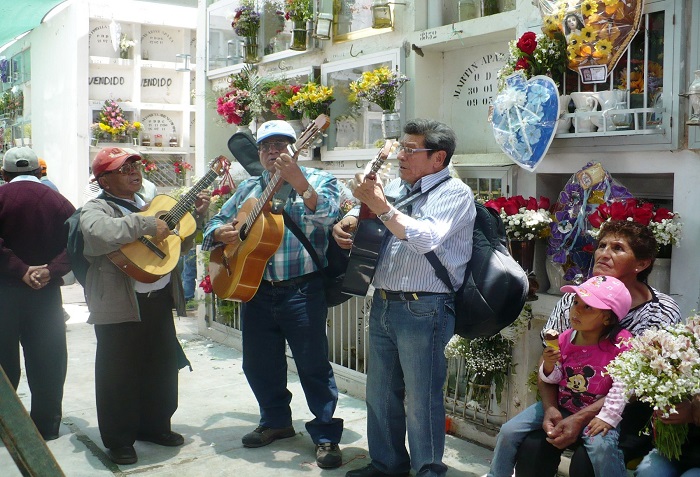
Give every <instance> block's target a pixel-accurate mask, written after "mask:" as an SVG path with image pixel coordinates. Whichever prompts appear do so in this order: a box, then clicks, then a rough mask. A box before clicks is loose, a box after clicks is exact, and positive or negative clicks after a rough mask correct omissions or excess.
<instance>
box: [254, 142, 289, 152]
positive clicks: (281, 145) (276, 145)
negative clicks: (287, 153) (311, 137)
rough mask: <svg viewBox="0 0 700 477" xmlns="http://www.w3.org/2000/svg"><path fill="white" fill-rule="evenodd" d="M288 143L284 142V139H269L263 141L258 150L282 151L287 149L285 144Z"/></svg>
mask: <svg viewBox="0 0 700 477" xmlns="http://www.w3.org/2000/svg"><path fill="white" fill-rule="evenodd" d="M289 144H290V143H288V142H285V141H270V142H263V143H261V144H260V148H259V149H260V150H261V151H262V152H268V151H270V150H271V149H274V150H275V151H283V150H286V149H287V146H288V145H289Z"/></svg>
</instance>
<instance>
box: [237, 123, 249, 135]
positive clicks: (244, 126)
mask: <svg viewBox="0 0 700 477" xmlns="http://www.w3.org/2000/svg"><path fill="white" fill-rule="evenodd" d="M236 132H242V133H246V132H247V133H250V134H253V131H251V130H250V124H239V125H237V126H236Z"/></svg>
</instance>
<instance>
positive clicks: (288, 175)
mask: <svg viewBox="0 0 700 477" xmlns="http://www.w3.org/2000/svg"><path fill="white" fill-rule="evenodd" d="M275 169H277V170H278V171H279V172H280V177H282V179H284V181H285V182H287V183H289V184H290V185H291V186H292V187H293V188H294V190H295V191H296V192H297V194H299V196H300V197H303V196H304V192H306V190H307V189H309V187H310V184H309V181H308V180H307V179H306V176H304V173H303V172H301V169H300V168H299V164H297V160H296V158H293V157H291V156H290V155H289V154H284V153H283V154H280V156H279V157H278V158H277V159H275ZM312 191H313V189H312ZM316 200H317V194H316V191H313V192H312V193H311V196H310V197H308V198H304V204H306V207H308V208H309V209H311V210H316Z"/></svg>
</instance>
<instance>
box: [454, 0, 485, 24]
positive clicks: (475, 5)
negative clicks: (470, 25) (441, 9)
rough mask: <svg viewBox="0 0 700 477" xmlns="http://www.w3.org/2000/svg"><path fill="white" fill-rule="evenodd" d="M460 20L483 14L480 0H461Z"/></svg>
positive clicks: (459, 6) (459, 5)
mask: <svg viewBox="0 0 700 477" xmlns="http://www.w3.org/2000/svg"><path fill="white" fill-rule="evenodd" d="M458 8H459V21H461V22H463V21H465V20H471V19H473V18H478V17H480V16H481V14H480V13H481V12H480V10H481V2H480V0H459V4H458Z"/></svg>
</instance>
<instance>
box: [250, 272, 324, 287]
mask: <svg viewBox="0 0 700 477" xmlns="http://www.w3.org/2000/svg"><path fill="white" fill-rule="evenodd" d="M319 276H321V274H320V273H319V272H318V270H317V271H315V272H311V273H307V274H306V275H302V276H300V277H294V278H290V279H288V280H277V281H270V280H263V281H262V282H263V283H265V284H267V285H270V286H271V287H295V286H298V285H301V284H302V283H306V282H308V281H310V280H313V279H314V278H316V277H319Z"/></svg>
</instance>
